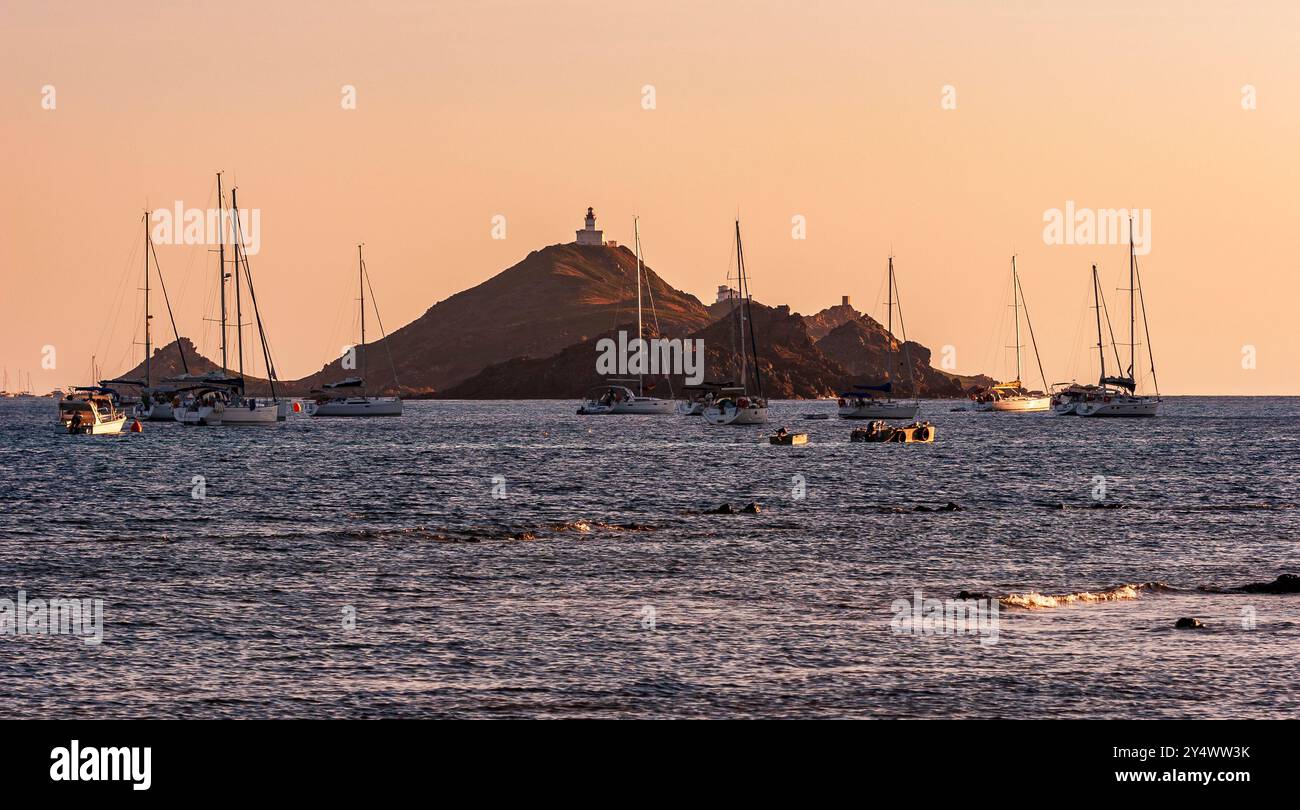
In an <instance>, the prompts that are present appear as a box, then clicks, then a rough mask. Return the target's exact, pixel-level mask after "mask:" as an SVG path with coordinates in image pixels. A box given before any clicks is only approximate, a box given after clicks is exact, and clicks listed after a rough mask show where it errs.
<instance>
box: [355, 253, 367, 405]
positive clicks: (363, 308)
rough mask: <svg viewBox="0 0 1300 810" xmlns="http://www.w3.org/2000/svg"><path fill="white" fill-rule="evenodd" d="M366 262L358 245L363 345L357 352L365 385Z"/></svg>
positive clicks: (358, 280) (358, 277) (358, 282)
mask: <svg viewBox="0 0 1300 810" xmlns="http://www.w3.org/2000/svg"><path fill="white" fill-rule="evenodd" d="M365 267H366V263H365V260H364V259H362V258H361V245H357V285H358V286H359V287H360V288H361V345H360V346H359V347H358V348H357V351H358V352H360V353H361V362H360V363H359V364H358V365H359V366H360V367H361V380H362V382H363V384H364V382H365V379H366V278H365V272H366V271H365ZM363 387H364V385H363Z"/></svg>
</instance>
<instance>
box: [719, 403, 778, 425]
mask: <svg viewBox="0 0 1300 810" xmlns="http://www.w3.org/2000/svg"><path fill="white" fill-rule="evenodd" d="M704 418H705V419H706V420H707V421H708V423H709V424H710V425H764V424H767V407H766V406H763V407H753V406H750V407H748V408H740V407H737V406H735V405H729V406H728V407H725V408H718V407H716V406H714V405H710V406H709V407H707V408H705V409H704Z"/></svg>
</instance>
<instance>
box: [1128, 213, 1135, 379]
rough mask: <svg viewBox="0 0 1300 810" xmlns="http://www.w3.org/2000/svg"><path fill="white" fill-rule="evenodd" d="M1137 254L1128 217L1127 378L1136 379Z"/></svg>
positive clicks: (1131, 223)
mask: <svg viewBox="0 0 1300 810" xmlns="http://www.w3.org/2000/svg"><path fill="white" fill-rule="evenodd" d="M1136 268H1137V255H1136V254H1135V253H1134V252H1133V217H1129V218H1128V378H1129V379H1130V380H1136V377H1134V376H1133V370H1134V369H1135V368H1137V338H1136V337H1135V335H1136V333H1135V332H1134V331H1133V325H1134V323H1135V322H1136V321H1137V311H1136V306H1137V298H1136V297H1135V296H1136V290H1137V284H1136V283H1135V282H1136V281H1137V279H1136V278H1135V276H1136V275H1137V269H1136Z"/></svg>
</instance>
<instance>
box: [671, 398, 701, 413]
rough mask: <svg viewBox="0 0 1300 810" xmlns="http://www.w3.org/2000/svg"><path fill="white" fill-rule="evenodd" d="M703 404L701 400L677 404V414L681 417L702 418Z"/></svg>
mask: <svg viewBox="0 0 1300 810" xmlns="http://www.w3.org/2000/svg"><path fill="white" fill-rule="evenodd" d="M704 408H705V403H704V402H703V401H702V400H697V401H693V402H679V403H677V413H679V414H681V415H682V416H703V415H704Z"/></svg>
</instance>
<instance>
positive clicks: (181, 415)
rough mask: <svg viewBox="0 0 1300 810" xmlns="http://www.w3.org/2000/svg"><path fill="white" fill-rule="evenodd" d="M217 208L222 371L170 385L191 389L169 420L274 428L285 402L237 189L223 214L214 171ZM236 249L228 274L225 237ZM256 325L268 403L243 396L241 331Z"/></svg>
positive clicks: (285, 413) (286, 406) (222, 199)
mask: <svg viewBox="0 0 1300 810" xmlns="http://www.w3.org/2000/svg"><path fill="white" fill-rule="evenodd" d="M217 207H218V212H219V216H218V221H219V222H220V223H221V227H220V231H221V234H220V238H219V239H218V241H217V254H218V259H217V263H218V283H219V285H220V291H221V296H220V297H221V370H220V372H214V373H212V374H207V375H203V376H201V377H192V376H190V375H184V376H182V377H178V378H175V379H173V380H171V382H176V383H182V384H188V385H192V386H195V387H193V388H191V389H190V390H189V391H187V392H186V394H187V395H186V396H185V397H184V399H183V400H182V401H181V402H180V403H179V406H177V405H173V418H175V420H176V421H177V422H181V423H182V424H187V425H204V426H214V425H268V424H270V425H273V424H275V423H276V422H282V421H284V420H285V418H286V417H287V416H288V415H289V401H288V400H287V399H284V400H282V399H280V398H279V396H278V395H277V394H276V390H275V379H276V374H275V364H274V362H273V361H272V360H271V349H270V347H269V345H268V344H267V339H266V329H265V328H264V327H263V325H262V315H261V312H260V310H259V309H258V306H257V293H256V291H255V290H254V289H253V274H252V270H251V268H250V267H249V264H248V251H247V249H242V250H241V248H243V243H244V236H243V232H242V231H241V229H240V223H239V201H238V198H237V196H236V190H235V189H231V191H230V209H229V213H227V209H226V207H225V196H224V195H223V194H222V192H221V173H220V172H218V173H217ZM227 228H229V231H230V233H229V238H230V241H231V242H232V244H233V246H234V272H233V273H227V272H226V239H227ZM232 275H233V277H234V280H235V335H236V351H237V369H236V370H237V374H236V375H235V376H230V374H229V373H228V370H229V368H230V366H229V356H228V349H227V343H228V339H227V329H228V327H227V317H228V316H227V307H226V280H227V279H229V278H230V277H231V276H232ZM241 282H242V283H243V284H247V286H248V297H249V300H250V302H251V303H252V305H253V316H254V318H253V322H252V323H251V324H246V323H244V316H243V299H244V296H243V290H242V287H241ZM252 325H255V326H257V332H258V337H259V339H260V342H261V344H262V358H263V360H264V361H265V363H266V376H267V380H268V382H269V383H270V387H271V397H270V399H262V398H258V397H250V396H248V395H247V394H246V393H245V387H246V381H245V379H244V327H245V326H252Z"/></svg>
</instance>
